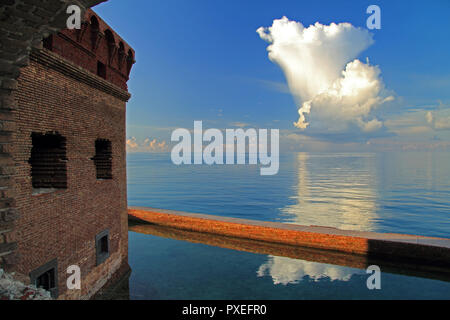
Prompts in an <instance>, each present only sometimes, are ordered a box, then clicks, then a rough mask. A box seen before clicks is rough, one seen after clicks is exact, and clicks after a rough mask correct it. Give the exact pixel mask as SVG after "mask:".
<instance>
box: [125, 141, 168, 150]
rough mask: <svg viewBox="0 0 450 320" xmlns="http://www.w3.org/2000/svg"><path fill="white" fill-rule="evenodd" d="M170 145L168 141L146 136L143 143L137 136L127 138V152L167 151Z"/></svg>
mask: <svg viewBox="0 0 450 320" xmlns="http://www.w3.org/2000/svg"><path fill="white" fill-rule="evenodd" d="M168 149H169V147H168V146H167V143H166V141H158V140H157V139H150V138H146V139H145V140H144V142H143V143H139V142H138V141H137V139H136V138H135V137H132V138H130V139H128V140H127V152H130V153H131V152H167V151H168Z"/></svg>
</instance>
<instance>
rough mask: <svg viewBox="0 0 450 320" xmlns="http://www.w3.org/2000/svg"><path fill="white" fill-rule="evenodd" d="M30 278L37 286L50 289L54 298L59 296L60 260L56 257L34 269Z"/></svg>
mask: <svg viewBox="0 0 450 320" xmlns="http://www.w3.org/2000/svg"><path fill="white" fill-rule="evenodd" d="M30 279H31V283H32V284H34V285H35V286H36V287H37V288H42V289H45V290H47V291H49V292H50V293H51V295H52V297H53V298H57V297H58V262H57V260H56V259H55V260H53V261H50V262H49V263H46V264H45V265H43V266H41V267H39V268H38V269H36V270H34V271H32V272H31V273H30Z"/></svg>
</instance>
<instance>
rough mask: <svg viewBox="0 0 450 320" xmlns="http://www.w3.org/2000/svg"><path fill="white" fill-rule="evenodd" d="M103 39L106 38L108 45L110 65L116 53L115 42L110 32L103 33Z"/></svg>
mask: <svg viewBox="0 0 450 320" xmlns="http://www.w3.org/2000/svg"><path fill="white" fill-rule="evenodd" d="M105 38H106V42H107V44H108V58H109V64H112V61H113V59H114V56H115V55H116V52H117V47H116V40H115V39H114V34H113V33H112V32H111V30H106V31H105Z"/></svg>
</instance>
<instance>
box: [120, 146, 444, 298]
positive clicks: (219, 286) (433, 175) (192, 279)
mask: <svg viewBox="0 0 450 320" xmlns="http://www.w3.org/2000/svg"><path fill="white" fill-rule="evenodd" d="M127 162H128V204H129V206H143V207H153V208H161V209H170V210H180V211H186V212H194V213H205V214H214V215H221V216H230V217H237V218H245V219H254V220H264V221H277V222H286V223H297V224H302V225H320V226H330V227H337V228H340V229H346V230H364V231H376V232H389V233H406V234H415V235H424V236H435V237H444V238H450V153H447V152H432V153H425V152H421V153H413V152H403V153H342V154H341V153H287V154H282V155H281V156H280V171H279V173H278V174H277V175H275V176H261V175H260V168H259V167H258V166H244V165H232V166H227V165H224V166H219V165H215V166H207V165H200V166H194V165H191V166H175V165H173V164H172V162H171V160H170V154H167V153H164V154H156V153H153V154H143V153H135V154H129V155H128V157H127ZM185 240H186V239H185ZM185 240H183V241H181V240H176V239H171V238H170V237H169V236H167V237H165V236H161V234H159V235H158V236H156V235H152V234H143V233H137V232H133V231H130V239H129V261H130V266H131V268H132V270H133V272H132V275H131V278H130V289H129V290H130V292H129V294H130V298H132V299H344V298H346V299H379V298H383V299H405V298H409V299H415V298H424V299H428V298H430V299H436V298H438V299H450V282H449V281H448V280H447V281H445V279H440V278H439V277H438V278H437V279H436V278H434V279H431V278H433V277H431V278H430V277H420V276H417V275H413V276H411V275H402V274H399V273H398V272H393V273H392V272H391V273H390V272H385V273H382V284H383V285H382V289H381V290H368V288H367V285H366V281H367V278H368V276H369V275H368V274H367V273H366V270H363V269H358V268H350V267H346V266H337V265H332V264H323V263H318V262H314V261H306V260H301V259H292V258H286V257H281V256H276V255H273V256H272V255H262V254H257V253H251V252H242V251H236V250H231V249H226V248H218V247H214V246H211V245H206V244H202V243H192V242H190V241H185ZM187 240H189V239H187ZM399 270H400V271H401V267H399ZM382 271H383V270H382ZM400 273H401V272H400Z"/></svg>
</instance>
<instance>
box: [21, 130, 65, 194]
mask: <svg viewBox="0 0 450 320" xmlns="http://www.w3.org/2000/svg"><path fill="white" fill-rule="evenodd" d="M31 137H32V144H33V147H32V149H31V157H30V160H29V163H30V164H31V180H32V184H33V188H35V189H41V188H55V189H67V158H66V138H64V137H63V136H61V135H59V134H57V133H47V134H40V133H33V134H32V135H31Z"/></svg>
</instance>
